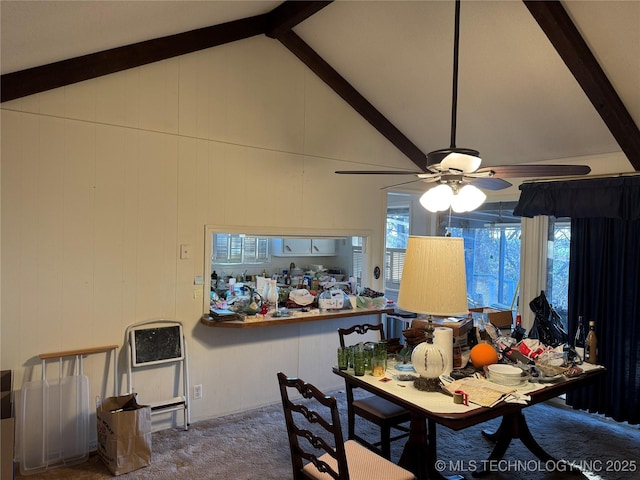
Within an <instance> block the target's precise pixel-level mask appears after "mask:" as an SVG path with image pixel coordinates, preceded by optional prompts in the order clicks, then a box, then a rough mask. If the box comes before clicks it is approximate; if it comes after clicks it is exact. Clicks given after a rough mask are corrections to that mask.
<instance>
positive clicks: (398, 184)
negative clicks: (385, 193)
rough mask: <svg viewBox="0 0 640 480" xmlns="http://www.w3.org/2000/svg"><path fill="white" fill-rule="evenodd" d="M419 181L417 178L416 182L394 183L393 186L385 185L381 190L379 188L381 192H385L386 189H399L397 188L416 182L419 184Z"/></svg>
mask: <svg viewBox="0 0 640 480" xmlns="http://www.w3.org/2000/svg"><path fill="white" fill-rule="evenodd" d="M419 181H420V179H419V178H417V179H416V180H410V181H408V182H402V183H395V184H393V185H387V186H386V187H382V188H381V190H386V189H388V188H394V187H399V186H401V185H408V184H410V183H416V182H419Z"/></svg>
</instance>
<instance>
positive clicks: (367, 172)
mask: <svg viewBox="0 0 640 480" xmlns="http://www.w3.org/2000/svg"><path fill="white" fill-rule="evenodd" d="M334 173H338V174H340V175H423V174H424V173H425V172H408V171H402V170H336V171H335V172H334Z"/></svg>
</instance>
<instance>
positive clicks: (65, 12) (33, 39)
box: [0, 0, 640, 172]
mask: <svg viewBox="0 0 640 480" xmlns="http://www.w3.org/2000/svg"><path fill="white" fill-rule="evenodd" d="M0 5H1V21H2V25H1V27H2V30H1V34H2V37H1V48H2V50H1V55H2V56H1V57H0V62H1V73H2V84H1V88H2V91H1V94H2V101H3V102H5V101H7V100H11V99H15V98H20V97H22V96H25V95H29V94H33V93H37V92H39V91H44V90H47V89H51V88H56V87H59V86H63V85H66V84H69V83H73V82H77V81H82V80H85V79H88V78H93V77H96V76H100V75H105V74H109V73H112V72H115V71H119V70H122V69H125V68H131V67H135V66H139V65H142V64H145V63H149V62H153V61H158V60H162V59H164V58H170V57H173V56H176V55H181V54H184V53H188V52H189V51H195V50H200V49H204V48H211V47H215V46H217V45H220V44H223V43H228V42H231V41H242V39H244V38H248V37H251V36H255V35H266V36H267V37H269V38H272V39H273V41H279V42H280V43H281V44H282V45H283V46H284V47H286V48H288V49H289V50H290V51H291V53H292V55H296V56H297V57H298V58H299V59H300V60H301V61H303V62H304V63H306V64H307V65H308V66H309V67H310V68H311V69H312V70H313V71H314V72H315V73H316V74H318V75H319V76H320V77H321V78H322V79H323V80H324V81H325V82H327V83H328V84H329V85H330V86H331V87H332V88H334V90H336V92H337V93H338V94H339V95H341V96H342V97H343V98H344V99H345V101H347V102H349V103H350V104H351V105H352V106H353V108H355V109H356V110H357V111H358V112H359V113H360V114H362V115H363V116H364V117H365V118H366V119H367V120H368V121H370V122H371V123H372V124H373V125H374V126H375V127H376V128H377V129H378V130H379V131H380V133H381V134H383V135H385V136H386V137H387V138H388V139H389V140H390V141H391V142H393V143H394V144H395V145H396V146H397V147H398V148H399V149H400V150H401V151H402V152H403V153H404V154H405V155H406V156H407V158H408V160H410V162H407V164H405V165H399V166H398V167H399V168H407V167H408V166H410V165H411V162H413V164H415V165H417V166H418V167H419V168H423V167H424V156H425V154H426V153H427V152H429V151H432V150H435V149H439V148H445V147H448V146H449V143H450V127H451V125H450V116H451V94H452V86H451V81H452V55H453V19H454V3H453V1H441V0H439V1H406V2H405V1H366V0H363V1H340V0H338V1H335V2H284V3H282V2H280V1H152V0H148V1H74V2H68V1H55V0H53V1H46V2H32V1H10V0H3V1H2V2H1V3H0ZM459 62H460V63H459V86H458V119H457V145H458V146H459V147H470V148H475V149H477V150H479V151H480V152H481V154H482V158H483V166H493V165H509V164H519V163H530V162H540V161H553V162H556V163H558V161H561V160H563V159H570V160H576V159H577V160H579V159H580V157H592V156H596V157H597V156H600V155H602V156H605V157H606V156H607V155H608V154H614V153H616V152H622V153H623V154H624V155H625V156H626V159H627V161H628V168H627V165H625V166H624V168H623V169H622V171H626V172H631V171H634V170H635V171H640V132H639V130H638V125H640V1H613V0H609V1H583V0H579V1H562V2H555V1H551V2H541V1H532V2H529V1H524V2H523V1H516V0H513V1H463V2H462V9H461V31H460V61H459ZM605 170H606V169H605Z"/></svg>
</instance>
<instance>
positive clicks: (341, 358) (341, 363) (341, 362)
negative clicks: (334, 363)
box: [338, 347, 349, 370]
mask: <svg viewBox="0 0 640 480" xmlns="http://www.w3.org/2000/svg"><path fill="white" fill-rule="evenodd" d="M348 367H349V349H348V348H347V347H338V368H339V369H340V370H346V369H347V368H348Z"/></svg>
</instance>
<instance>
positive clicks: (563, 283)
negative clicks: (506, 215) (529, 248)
mask: <svg viewBox="0 0 640 480" xmlns="http://www.w3.org/2000/svg"><path fill="white" fill-rule="evenodd" d="M570 249H571V221H570V220H569V219H568V218H555V217H549V248H548V250H547V251H548V255H547V257H548V258H547V282H546V283H547V287H546V290H545V294H546V295H547V300H548V301H549V303H550V304H551V305H552V306H553V308H554V310H555V311H556V312H557V313H558V315H560V318H561V319H562V322H563V324H564V326H565V328H567V316H568V315H567V313H568V308H569V298H568V297H569V252H570Z"/></svg>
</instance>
